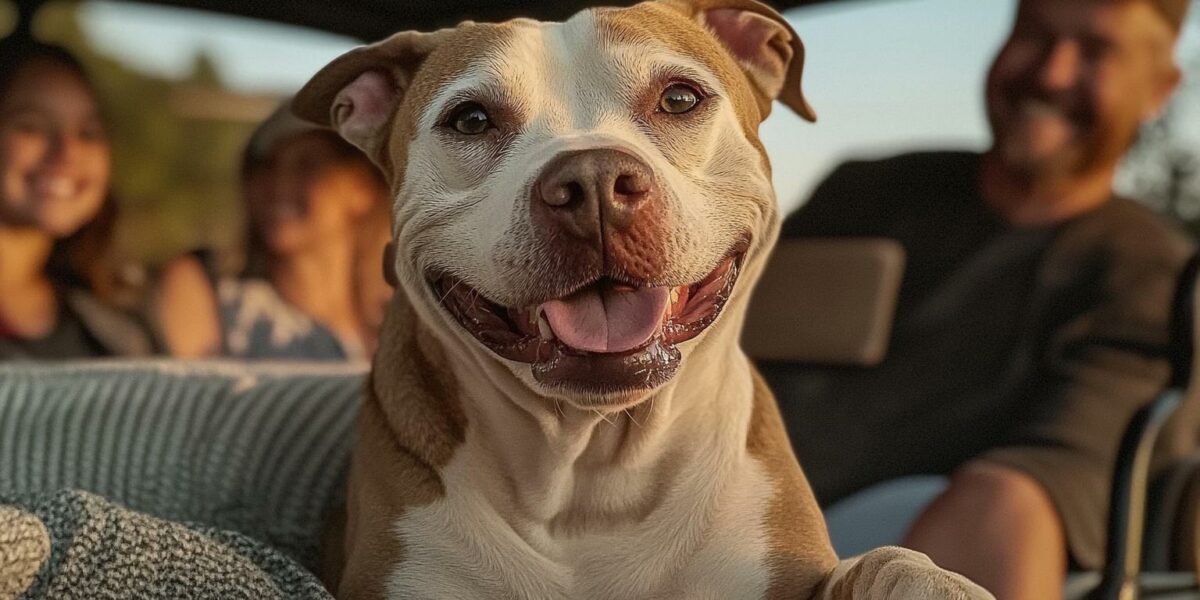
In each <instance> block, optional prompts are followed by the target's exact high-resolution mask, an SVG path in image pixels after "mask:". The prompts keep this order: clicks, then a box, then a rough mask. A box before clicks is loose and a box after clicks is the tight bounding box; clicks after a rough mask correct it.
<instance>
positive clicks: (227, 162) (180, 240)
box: [34, 2, 253, 265]
mask: <svg viewBox="0 0 1200 600" xmlns="http://www.w3.org/2000/svg"><path fill="white" fill-rule="evenodd" d="M77 12H78V11H77V5H76V3H69V2H53V3H49V4H47V5H46V6H44V7H42V8H41V9H40V10H39V12H38V14H37V18H36V20H35V22H34V32H35V34H36V35H37V36H38V37H39V38H40V39H43V40H46V41H50V42H54V43H58V44H61V45H63V46H65V47H67V48H68V49H69V50H71V51H72V52H73V53H75V55H76V56H78V57H79V59H80V61H82V62H83V64H84V66H85V67H86V68H87V69H88V72H89V73H90V74H91V76H92V78H93V80H94V82H95V84H96V86H97V88H98V89H99V91H100V96H101V99H102V102H103V104H104V109H105V113H106V115H107V118H108V122H109V125H110V135H111V138H112V147H113V186H114V189H115V192H116V195H117V198H118V202H119V206H120V211H121V219H120V227H119V231H118V243H119V246H120V247H121V249H122V251H123V252H124V254H125V255H126V256H127V257H128V258H130V259H132V260H137V261H143V262H146V263H149V264H151V265H154V264H158V263H161V262H163V261H165V260H167V259H169V258H171V257H172V256H175V255H176V254H178V253H180V252H182V251H185V250H188V249H191V248H195V247H200V246H204V247H210V248H216V249H218V250H220V251H225V253H226V254H228V251H231V250H236V249H239V247H240V245H241V242H242V238H243V237H244V235H243V226H242V222H243V220H242V219H243V215H242V207H241V202H240V201H239V198H240V196H239V194H238V189H237V186H238V182H237V176H236V173H237V171H238V164H237V162H238V160H239V158H240V155H241V151H242V146H243V145H244V143H245V140H246V138H247V136H248V135H249V134H250V131H251V130H252V129H253V124H252V123H247V122H244V121H240V122H239V121H235V120H220V119H213V118H203V119H201V118H189V117H188V116H186V115H181V114H178V112H177V111H176V110H174V109H173V108H172V106H173V102H172V99H173V97H175V96H176V95H177V94H178V92H179V90H181V89H183V88H192V89H216V90H220V89H223V88H224V86H223V85H222V82H221V76H220V73H219V72H218V71H217V69H216V67H215V65H214V64H213V62H212V61H211V60H209V59H208V57H206V56H204V55H199V56H197V57H196V59H195V64H194V65H193V67H192V69H191V73H190V74H189V75H188V76H187V77H185V78H184V79H182V80H167V79H162V78H159V77H156V76H152V75H147V74H145V73H141V72H138V71H136V70H133V69H130V68H129V67H128V66H126V65H124V64H122V63H120V62H118V61H116V60H113V59H112V58H109V57H107V56H104V55H103V54H100V53H98V52H97V51H96V50H95V49H94V48H93V47H92V45H91V44H90V43H89V40H88V39H87V36H86V34H85V32H84V31H83V30H82V29H81V27H80V26H79V22H78V19H77Z"/></svg>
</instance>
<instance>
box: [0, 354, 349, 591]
mask: <svg viewBox="0 0 1200 600" xmlns="http://www.w3.org/2000/svg"><path fill="white" fill-rule="evenodd" d="M365 373H366V371H365V366H364V365H355V366H335V365H330V364H296V363H293V364H283V363H280V364H250V365H244V364H241V365H239V364H231V363H219V362H217V363H177V362H167V361H164V362H141V363H119V362H99V363H75V364H59V365H45V364H42V365H33V364H25V365H21V364H8V365H0V499H3V500H4V502H2V503H0V504H3V505H5V506H0V600H7V599H8V598H12V597H14V596H13V591H12V590H13V589H22V588H23V587H26V586H25V585H21V584H20V581H23V580H24V578H28V577H29V574H28V572H27V571H28V569H29V568H30V567H29V564H30V563H29V561H28V559H27V558H23V557H28V556H34V555H37V553H38V552H39V550H38V548H50V547H52V550H51V553H52V554H53V556H52V558H51V559H50V560H48V561H41V562H39V564H40V565H42V566H40V567H38V572H39V574H38V575H37V578H38V579H37V584H36V587H35V589H36V590H39V591H38V592H37V593H33V594H32V595H29V596H23V597H32V598H41V597H46V598H273V597H283V598H310V597H312V598H316V597H322V596H320V595H306V594H308V593H309V592H308V591H305V590H308V589H309V588H308V587H307V586H309V584H311V583H313V580H306V579H304V578H302V577H300V576H299V574H301V573H303V569H301V567H304V568H307V569H310V570H311V569H315V568H316V567H317V565H318V564H319V558H320V556H319V550H320V539H321V530H322V527H323V525H324V523H325V520H326V518H327V517H328V515H329V513H330V511H331V510H333V509H334V508H335V507H337V506H338V505H339V503H340V500H341V495H342V493H343V486H344V482H345V475H346V469H347V465H348V461H349V453H350V444H351V433H352V429H353V424H354V420H355V416H356V414H357V411H358V403H359V399H360V398H361V396H362V386H363V382H364V377H365ZM66 490H79V491H81V492H86V493H79V492H75V491H66ZM39 530H44V533H38V532H39ZM228 532H237V533H228ZM72 552H73V553H74V554H72ZM277 552H278V553H277ZM64 553H65V554H64ZM292 560H295V561H296V562H295V563H292V562H291V561H292ZM189 565H190V566H189ZM185 567H186V568H185ZM235 573H236V576H235V575H234V574H235ZM125 579H129V581H125ZM133 580H136V582H135V581H133ZM88 582H91V583H90V584H89V585H93V586H99V587H84V588H81V589H79V590H76V589H74V588H73V586H76V585H85V584H88ZM137 582H140V583H137ZM222 582H225V583H222ZM230 582H240V583H241V584H244V586H245V587H243V588H237V589H241V590H243V591H241V592H235V591H230V590H234V589H235V588H229V587H222V586H226V585H234V584H233V583H230ZM56 586H57V587H56ZM138 586H141V587H138ZM171 586H176V587H171ZM213 586H215V587H213ZM319 587H320V586H319V585H317V587H316V588H313V589H319ZM110 590H111V591H112V593H110ZM134 590H138V591H137V592H136V593H135V592H134ZM189 590H190V591H189ZM210 590H216V591H214V592H212V593H210ZM271 590H274V591H271ZM68 592H69V593H68ZM243 592H244V593H243ZM47 594H48V595H47Z"/></svg>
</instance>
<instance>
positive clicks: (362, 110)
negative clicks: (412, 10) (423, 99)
mask: <svg viewBox="0 0 1200 600" xmlns="http://www.w3.org/2000/svg"><path fill="white" fill-rule="evenodd" d="M450 31H452V30H450V29H443V30H439V31H435V32H432V33H423V32H419V31H404V32H401V33H397V34H395V35H393V36H391V37H389V38H387V39H385V40H383V41H380V42H376V43H374V44H371V45H369V46H362V47H359V48H355V49H354V50H351V51H349V52H347V53H345V54H343V55H341V56H339V57H338V58H336V59H334V61H333V62H331V63H329V64H328V65H326V66H325V67H324V68H323V69H321V70H320V71H318V72H317V74H316V75H314V76H313V78H312V79H310V80H309V81H308V83H306V84H305V85H304V87H303V88H301V89H300V91H299V92H298V93H297V94H296V97H295V99H294V100H293V101H292V110H293V111H294V112H295V113H296V114H297V115H298V116H300V117H301V118H304V119H307V120H309V121H312V122H314V123H317V124H320V125H325V126H327V127H333V128H334V129H336V130H337V131H338V133H340V134H341V135H342V137H344V138H346V140H348V141H349V142H350V143H351V144H354V145H355V146H358V147H359V148H360V149H362V151H363V152H365V153H366V154H367V156H370V157H371V158H373V159H376V160H378V158H379V152H380V150H381V149H382V147H383V144H384V142H385V141H386V137H387V135H386V133H387V132H386V125H387V124H388V122H389V121H391V118H392V113H393V112H394V111H395V108H396V105H397V104H398V103H399V101H400V98H402V97H403V95H404V92H405V90H407V89H408V87H409V85H410V84H411V83H412V78H413V74H414V73H416V71H417V69H418V68H419V67H420V66H421V63H422V62H423V61H424V60H425V58H426V57H427V56H429V53H430V52H432V51H433V49H434V48H436V47H437V46H438V44H439V43H440V42H441V41H442V40H443V39H444V38H445V36H446V34H447V33H448V32H450Z"/></svg>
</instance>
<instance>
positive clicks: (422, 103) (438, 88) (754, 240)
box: [295, 0, 815, 408]
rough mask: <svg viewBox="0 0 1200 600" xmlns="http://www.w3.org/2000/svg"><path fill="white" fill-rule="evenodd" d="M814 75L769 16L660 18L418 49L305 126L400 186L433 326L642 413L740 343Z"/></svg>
mask: <svg viewBox="0 0 1200 600" xmlns="http://www.w3.org/2000/svg"><path fill="white" fill-rule="evenodd" d="M803 57H804V50H803V46H802V45H801V43H800V39H799V38H798V37H797V36H796V34H795V32H794V31H792V29H791V28H790V27H789V26H788V25H787V23H786V22H785V21H784V20H783V18H782V17H780V16H779V15H778V14H777V13H776V12H775V11H773V10H771V9H770V8H768V7H766V6H765V5H762V4H759V3H758V2H754V1H753V0H691V1H688V0H659V1H656V2H645V3H642V4H639V5H636V6H633V7H630V8H621V9H616V8H598V9H591V10H587V11H584V12H581V13H579V14H577V15H576V16H574V17H572V18H571V19H569V20H568V21H566V22H564V23H542V22H536V21H530V20H515V21H509V22H506V23H501V24H476V23H464V24H462V25H459V26H458V27H456V28H453V29H444V30H440V31H436V32H432V33H419V32H404V33H399V34H396V35H394V36H392V37H391V38H388V39H386V40H384V41H382V42H379V43H376V44H373V45H370V46H365V47H362V48H358V49H356V50H353V51H351V52H349V53H347V54H345V55H343V56H342V57H340V58H338V59H336V60H335V61H334V62H333V63H331V64H330V65H328V66H327V67H325V68H324V69H323V70H321V71H320V72H319V73H318V74H317V75H316V76H315V77H314V78H313V79H312V81H310V82H309V83H308V85H307V86H305V88H304V89H303V90H302V91H301V92H300V93H299V95H298V96H297V97H296V99H295V108H296V111H297V112H298V113H299V114H300V115H301V116H304V117H307V118H309V119H311V120H314V121H317V122H321V123H326V124H329V125H331V126H333V127H335V128H337V130H338V131H340V132H341V134H342V135H343V136H345V137H346V138H347V139H348V140H350V141H351V142H353V143H354V144H355V145H357V146H359V147H360V148H362V149H363V150H364V151H365V152H367V153H368V154H369V155H371V156H372V157H374V159H375V160H376V162H377V163H378V164H379V165H380V167H381V168H383V169H384V171H385V172H386V174H387V175H388V177H389V179H390V181H391V183H392V191H393V194H394V202H395V203H394V207H393V218H394V219H393V223H394V239H393V243H394V245H395V246H394V247H395V248H396V252H395V253H394V260H392V262H391V263H390V264H387V265H385V268H390V269H394V273H392V274H393V275H395V277H396V279H397V280H398V282H399V284H400V287H401V288H402V289H403V291H404V292H405V293H406V294H407V296H408V298H409V300H410V301H411V302H412V304H413V305H414V306H415V307H416V308H417V310H418V313H419V314H420V315H421V317H422V318H424V319H426V320H428V321H431V322H432V323H433V325H434V327H435V328H440V329H443V330H446V331H449V332H450V333H451V335H455V336H458V337H459V338H460V339H462V340H464V341H465V343H468V344H472V345H481V346H482V348H486V349H487V350H486V351H487V352H488V353H489V355H490V356H492V357H494V359H495V360H498V361H500V362H501V363H503V364H505V365H506V366H507V367H508V368H509V369H511V370H512V371H513V372H514V373H515V374H516V375H517V376H518V377H520V378H521V379H522V380H523V381H525V382H526V384H527V385H528V386H529V387H530V388H531V389H533V390H534V391H536V392H538V393H540V394H542V395H545V396H550V397H555V398H558V399H563V400H566V401H568V402H571V403H573V404H576V405H579V406H581V407H588V408H600V407H623V406H628V405H629V404H630V403H632V402H636V401H637V400H638V399H640V398H644V397H646V396H648V394H649V393H650V392H651V391H653V390H654V389H656V388H657V387H659V386H661V385H663V384H664V383H666V382H668V381H670V380H671V379H672V378H673V377H674V376H675V374H676V372H677V371H678V368H679V365H680V364H681V361H684V360H686V359H687V355H688V354H689V353H690V352H692V351H694V349H695V348H694V346H695V345H698V344H703V343H704V339H705V337H708V336H710V335H711V332H710V331H709V330H711V329H716V328H727V329H728V330H730V331H732V333H731V334H730V335H733V336H736V334H737V332H738V331H739V330H740V327H741V323H740V316H741V315H740V314H736V315H733V316H732V317H731V318H728V319H724V320H719V317H720V315H721V314H722V312H723V309H724V312H726V313H728V312H730V310H731V308H732V306H728V305H733V304H736V303H741V304H744V303H745V297H746V295H747V294H748V288H749V286H750V285H752V283H753V281H752V279H753V276H755V275H756V274H757V266H758V264H759V263H760V262H761V260H762V259H763V258H764V255H765V254H766V250H767V249H768V248H769V246H770V245H771V244H772V243H773V242H774V238H775V235H776V230H777V219H778V218H777V216H776V210H775V196H774V192H773V190H772V188H771V183H770V167H769V164H768V162H767V158H766V154H765V152H764V150H763V147H762V145H761V143H760V142H759V139H758V136H757V129H758V126H759V124H760V123H761V122H762V120H763V119H765V118H766V116H767V114H768V112H769V111H770V108H771V105H772V102H773V101H774V100H776V99H779V100H781V101H782V102H784V103H785V104H786V105H788V106H789V107H791V108H792V109H793V110H795V111H796V112H798V113H799V114H800V115H801V116H803V117H805V118H807V119H809V120H813V119H814V118H815V117H814V115H813V113H812V109H811V108H809V106H808V104H807V102H805V100H804V96H803V94H802V92H801V89H800V75H801V70H802V68H803ZM743 273H746V274H747V275H746V276H742V277H739V275H740V274H743ZM734 340H736V337H735V338H734ZM384 343H386V340H384Z"/></svg>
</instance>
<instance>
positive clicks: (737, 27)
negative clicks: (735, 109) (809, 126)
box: [660, 0, 817, 121]
mask: <svg viewBox="0 0 1200 600" xmlns="http://www.w3.org/2000/svg"><path fill="white" fill-rule="evenodd" d="M660 2H662V3H663V4H665V5H667V6H670V7H671V8H673V9H675V10H677V11H679V12H682V13H683V14H684V15H686V16H688V17H689V18H690V19H692V20H694V21H695V22H697V23H699V24H701V25H703V26H704V27H705V28H706V29H707V30H708V31H709V33H711V34H712V35H713V36H714V37H715V38H717V40H718V41H719V42H720V43H721V45H722V47H724V48H725V50H726V51H727V52H729V54H730V56H732V57H733V58H734V60H736V61H737V64H738V66H739V67H741V69H742V71H743V72H744V73H745V75H746V78H747V79H748V80H749V81H750V84H751V85H752V86H753V88H754V92H755V95H756V96H757V99H758V105H759V108H760V110H761V111H762V117H763V118H766V116H767V114H769V113H770V112H771V102H772V101H773V100H779V101H780V102H782V103H783V104H784V105H786V106H787V107H788V108H790V109H792V110H793V111H795V112H796V114H798V115H800V116H801V117H803V118H804V119H806V120H808V121H816V120H817V114H816V112H815V111H814V110H813V109H812V106H810V105H809V103H808V100H807V99H805V97H804V90H803V88H802V87H801V80H802V77H803V75H804V54H805V52H804V42H802V41H801V40H800V36H799V35H797V34H796V31H795V30H794V29H792V26H791V25H789V24H788V22H787V20H785V19H784V18H783V16H782V15H780V14H779V13H778V12H776V11H775V10H774V9H772V8H771V7H770V6H767V5H765V4H763V3H761V2H756V1H755V0H660Z"/></svg>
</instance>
